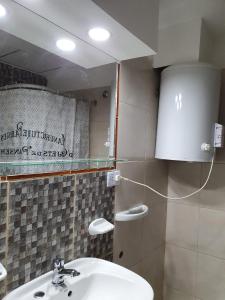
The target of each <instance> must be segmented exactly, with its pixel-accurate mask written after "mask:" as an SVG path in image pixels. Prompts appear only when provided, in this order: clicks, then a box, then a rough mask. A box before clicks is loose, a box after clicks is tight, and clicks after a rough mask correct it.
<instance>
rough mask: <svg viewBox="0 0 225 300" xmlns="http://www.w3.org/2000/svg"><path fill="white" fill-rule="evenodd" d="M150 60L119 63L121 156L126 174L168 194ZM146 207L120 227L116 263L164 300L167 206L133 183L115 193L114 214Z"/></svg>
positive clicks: (153, 77) (115, 237)
mask: <svg viewBox="0 0 225 300" xmlns="http://www.w3.org/2000/svg"><path fill="white" fill-rule="evenodd" d="M148 63H149V62H148V61H145V60H141V59H138V60H131V61H127V62H124V63H122V64H121V72H120V105H119V136H118V155H119V157H120V158H127V159H129V162H127V163H119V164H118V168H119V169H120V170H121V172H122V175H123V176H125V177H128V178H131V179H133V180H137V181H139V182H142V183H147V184H150V185H151V186H154V187H155V188H157V189H158V190H160V191H161V192H163V193H166V192H167V164H166V163H164V162H160V161H157V160H155V159H154V148H155V132H156V120H157V108H158V97H157V86H158V84H157V76H156V74H155V73H154V72H153V70H152V68H151V65H149V67H147V65H148ZM141 203H145V204H146V205H148V207H149V209H150V213H149V215H148V216H147V217H145V218H144V219H141V220H137V221H132V222H116V228H115V235H114V260H115V262H117V263H119V264H121V265H124V266H125V267H128V268H130V269H132V270H134V271H135V272H137V273H139V274H140V275H141V276H143V277H145V278H146V279H147V280H148V281H149V282H150V284H151V285H152V287H153V289H154V292H155V298H154V299H155V300H162V291H163V269H164V268H163V266H164V250H165V249H164V246H165V230H166V201H165V200H162V199H161V198H159V197H158V196H156V195H155V194H153V193H151V192H150V191H147V190H145V189H144V188H142V187H138V186H136V185H134V184H132V183H128V182H122V183H121V184H120V186H119V187H117V188H116V204H115V205H116V208H115V209H116V211H120V210H124V209H128V208H130V207H132V206H134V205H138V204H141Z"/></svg>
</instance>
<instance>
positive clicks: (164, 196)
mask: <svg viewBox="0 0 225 300" xmlns="http://www.w3.org/2000/svg"><path fill="white" fill-rule="evenodd" d="M214 160H215V148H214V151H213V157H212V161H211V165H210V169H209V173H208V176H207V178H206V180H205V182H204V184H203V185H202V186H201V187H200V188H199V189H198V190H196V191H194V192H192V193H190V194H188V195H186V196H182V197H170V196H168V195H163V194H161V193H160V192H159V191H157V190H155V189H154V188H152V187H151V186H148V185H147V184H143V183H140V182H137V181H135V180H132V179H129V178H126V177H123V176H120V178H121V179H123V180H125V181H129V182H132V183H134V184H137V185H140V186H143V187H145V188H147V189H149V190H151V191H152V192H154V193H155V194H157V195H159V196H161V197H163V198H166V199H170V200H180V199H186V198H189V197H191V196H193V195H195V194H197V193H199V192H200V191H201V190H203V189H204V187H205V186H206V185H207V183H208V182H209V179H210V176H211V174H212V170H213V165H214Z"/></svg>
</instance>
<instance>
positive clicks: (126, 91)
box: [120, 61, 158, 114]
mask: <svg viewBox="0 0 225 300" xmlns="http://www.w3.org/2000/svg"><path fill="white" fill-rule="evenodd" d="M157 85H158V78H157V75H156V72H154V70H153V69H151V70H150V69H149V70H143V69H140V68H138V66H137V65H136V66H134V65H133V62H131V61H126V62H123V63H122V64H121V70H120V102H122V103H126V104H130V105H136V106H137V107H138V108H141V109H143V110H148V111H149V112H151V111H154V112H155V114H156V111H155V109H156V107H157V105H158V99H157V97H156V88H157Z"/></svg>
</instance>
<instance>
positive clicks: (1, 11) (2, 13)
mask: <svg viewBox="0 0 225 300" xmlns="http://www.w3.org/2000/svg"><path fill="white" fill-rule="evenodd" d="M5 15H6V9H5V7H4V6H3V5H1V4H0V18H1V17H4V16H5Z"/></svg>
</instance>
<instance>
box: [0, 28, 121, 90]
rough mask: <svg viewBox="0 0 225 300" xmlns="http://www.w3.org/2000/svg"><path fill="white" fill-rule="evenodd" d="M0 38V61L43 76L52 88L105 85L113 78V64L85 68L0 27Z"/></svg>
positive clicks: (62, 88)
mask: <svg viewBox="0 0 225 300" xmlns="http://www.w3.org/2000/svg"><path fill="white" fill-rule="evenodd" d="M0 41H1V43H0V62H3V63H6V64H10V65H13V66H15V67H17V68H21V69H24V70H27V71H31V72H34V73H37V74H40V75H42V76H44V77H46V78H47V80H48V87H50V88H52V89H55V90H59V91H68V90H77V89H87V88H94V87H100V86H108V85H110V84H111V83H112V81H113V80H115V78H116V67H115V63H114V64H112V63H111V64H106V65H104V66H99V67H95V68H91V69H86V68H83V67H81V66H79V65H76V64H74V63H72V62H70V61H68V60H66V59H64V58H62V57H60V56H57V55H55V54H52V53H51V52H48V51H46V50H44V49H42V48H39V47H36V46H35V45H33V44H30V43H28V42H26V41H24V40H21V39H19V38H17V37H15V36H13V35H10V34H8V33H7V32H5V31H2V30H0Z"/></svg>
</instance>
